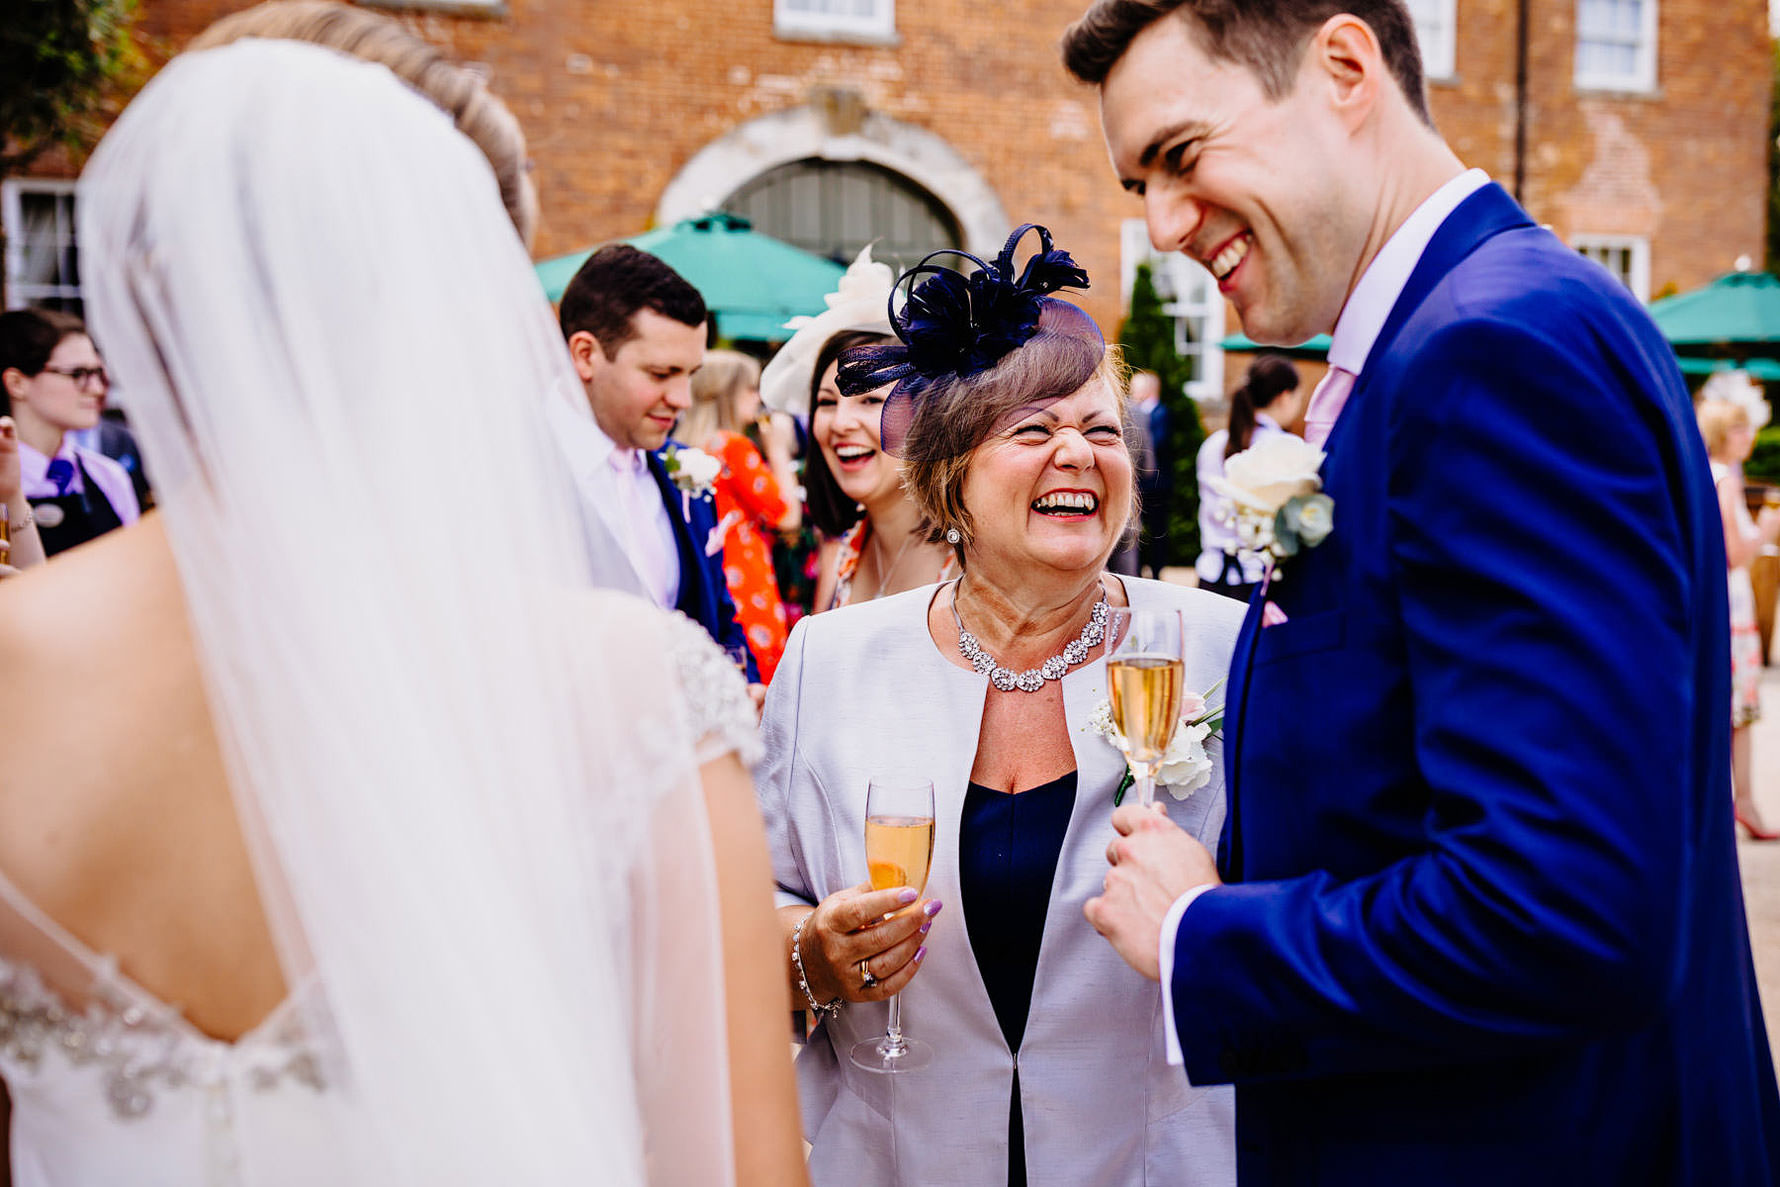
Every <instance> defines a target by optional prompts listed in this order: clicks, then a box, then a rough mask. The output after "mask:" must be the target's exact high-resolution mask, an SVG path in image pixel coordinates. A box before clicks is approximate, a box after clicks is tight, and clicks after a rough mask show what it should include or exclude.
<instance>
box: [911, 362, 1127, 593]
mask: <svg viewBox="0 0 1780 1187" xmlns="http://www.w3.org/2000/svg"><path fill="white" fill-rule="evenodd" d="M1054 341H1055V339H1046V338H1037V339H1034V340H1033V341H1032V342H1030V343H1028V344H1027V345H1025V346H1022V347H1020V348H1019V349H1017V350H1015V351H1013V352H1012V353H1010V354H1008V355H1007V356H1005V357H1004V358H1003V359H1002V360H1001V362H1000V363H998V364H996V365H995V366H994V367H991V368H990V369H989V370H987V371H984V372H982V373H980V374H978V375H973V376H971V378H970V379H968V380H962V381H960V382H961V383H969V384H971V385H972V387H971V390H970V392H969V393H968V395H966V396H964V397H963V398H962V399H958V400H950V401H947V403H946V407H949V408H952V409H958V408H969V409H970V410H971V412H972V415H971V416H970V418H969V421H970V426H969V429H968V431H967V433H966V434H965V436H964V439H965V440H967V441H968V442H969V445H968V448H966V449H963V450H960V449H958V448H957V445H958V444H959V440H958V437H957V433H956V426H955V421H956V419H957V418H956V417H953V416H945V415H937V414H935V413H936V412H937V409H936V408H934V406H932V405H929V406H928V407H927V408H924V409H923V411H922V413H921V414H919V415H917V416H916V417H915V420H914V422H913V424H912V425H911V426H910V428H909V437H908V441H907V442H906V443H905V444H904V445H903V462H902V478H903V485H904V486H905V487H906V488H907V489H908V492H909V497H910V498H911V499H913V500H914V501H915V506H916V507H918V508H920V510H921V514H922V515H923V516H925V517H926V519H927V522H928V523H929V524H930V525H931V526H930V527H929V528H928V533H927V539H928V542H929V543H932V544H937V543H939V542H940V541H941V540H944V539H945V536H946V532H947V531H948V530H949V529H956V531H957V532H958V535H959V537H960V539H959V541H958V542H957V543H956V544H954V545H953V546H952V549H953V551H954V552H956V553H957V555H958V563H959V564H963V563H964V552H965V549H966V548H967V547H969V545H970V543H971V540H972V539H973V538H974V536H975V533H976V525H975V523H974V522H973V521H972V520H971V516H970V510H969V509H968V508H967V507H965V505H964V480H965V478H966V477H967V476H968V475H969V473H970V462H971V458H972V457H973V456H974V455H975V451H976V447H977V446H979V445H981V444H982V443H983V442H984V441H987V440H988V439H989V438H990V437H991V436H993V435H994V433H995V432H996V431H997V430H999V429H1000V428H1001V427H1002V426H1003V425H1004V424H1005V423H1006V421H1007V419H1008V418H1009V417H1010V416H1012V415H1014V414H1016V413H1018V412H1019V411H1020V410H1021V409H1023V408H1026V407H1028V406H1030V405H1032V404H1035V403H1040V402H1043V401H1045V400H1047V399H1061V398H1063V397H1064V396H1068V395H1072V394H1074V393H1073V391H1065V392H1060V391H1056V390H1054V389H1055V387H1056V385H1055V383H1047V379H1048V378H1049V377H1050V376H1052V375H1055V374H1056V373H1057V370H1058V369H1057V368H1056V367H1054V366H1053V365H1052V364H1053V363H1054V359H1053V358H1051V357H1050V356H1049V353H1048V352H1047V351H1045V350H1044V348H1043V347H1044V344H1045V343H1046V342H1054ZM1035 345H1036V346H1038V349H1033V347H1034V346H1035ZM1022 356H1025V357H1022ZM1064 370H1067V368H1064ZM1078 374H1079V372H1078ZM1127 382H1128V376H1127V373H1126V368H1125V361H1124V355H1123V354H1122V353H1121V352H1120V350H1119V348H1118V346H1117V345H1109V346H1108V347H1107V348H1106V351H1105V353H1104V354H1102V355H1101V356H1100V361H1099V363H1097V364H1096V365H1095V367H1094V373H1093V374H1092V375H1090V376H1089V377H1088V380H1087V383H1104V384H1106V386H1107V387H1108V388H1109V389H1110V390H1111V391H1112V393H1113V395H1114V397H1115V398H1116V399H1117V401H1118V404H1119V420H1120V423H1123V422H1124V420H1125V389H1126V385H1127ZM1085 386H1087V384H1081V385H1078V389H1077V390H1079V387H1085ZM930 409H933V411H930ZM949 422H950V423H949ZM940 435H943V436H944V437H945V438H946V439H947V440H946V441H945V442H944V443H943V445H942V443H941V442H940V441H939V440H938V438H939V436H940Z"/></svg>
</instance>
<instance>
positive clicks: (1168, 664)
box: [1106, 607, 1186, 808]
mask: <svg viewBox="0 0 1780 1187" xmlns="http://www.w3.org/2000/svg"><path fill="white" fill-rule="evenodd" d="M1107 626H1108V629H1109V630H1110V631H1111V632H1112V635H1111V643H1110V645H1109V646H1108V648H1107V661H1106V683H1107V690H1108V692H1109V694H1110V699H1111V701H1112V719H1113V726H1114V728H1115V729H1117V730H1118V731H1119V736H1120V737H1122V738H1123V739H1124V740H1125V757H1126V758H1127V759H1129V760H1130V762H1131V772H1132V774H1133V776H1135V783H1136V787H1137V802H1138V804H1139V805H1140V806H1142V807H1145V808H1147V807H1149V806H1150V805H1151V804H1152V803H1154V802H1155V799H1156V770H1157V768H1159V767H1160V766H1161V765H1162V756H1163V755H1164V754H1166V753H1167V752H1168V744H1169V743H1170V742H1172V741H1174V731H1175V730H1176V729H1178V728H1179V727H1180V714H1181V698H1182V694H1183V692H1184V691H1185V690H1184V689H1183V687H1182V686H1183V685H1184V683H1185V681H1186V671H1185V669H1186V665H1185V664H1184V663H1183V662H1182V658H1181V655H1182V653H1181V617H1180V611H1178V610H1136V609H1132V608H1130V607H1121V608H1118V609H1115V610H1113V611H1112V613H1111V614H1110V615H1109V616H1108V623H1107Z"/></svg>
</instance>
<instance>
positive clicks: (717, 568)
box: [558, 244, 760, 683]
mask: <svg viewBox="0 0 1780 1187" xmlns="http://www.w3.org/2000/svg"><path fill="white" fill-rule="evenodd" d="M558 320H559V321H560V323H561V325H562V332H563V337H564V338H565V339H567V341H568V346H569V355H570V357H571V358H573V360H574V363H575V371H576V374H578V375H579V376H580V377H581V382H582V384H583V385H584V386H585V387H586V389H587V403H588V406H589V407H590V408H591V409H592V411H593V418H594V420H595V421H596V422H598V425H599V429H600V432H601V433H602V434H603V435H604V437H605V438H607V439H609V441H610V443H611V452H610V453H609V454H608V455H607V457H606V458H605V459H604V464H605V466H606V467H607V471H608V472H607V473H605V474H602V475H600V477H601V478H602V479H604V480H605V481H603V482H601V483H600V484H598V486H597V487H596V488H595V489H601V490H603V491H605V492H607V495H606V497H608V498H609V500H610V503H611V504H612V505H611V506H609V507H600V508H596V509H595V511H596V512H598V513H600V514H602V515H603V517H604V518H605V520H606V522H607V523H608V524H609V525H610V526H611V527H612V528H613V531H614V534H615V535H616V536H617V537H618V540H619V543H620V544H621V546H622V547H623V549H624V551H625V553H626V555H627V556H628V557H629V559H630V562H631V565H632V567H633V568H634V569H635V570H636V575H637V577H638V578H639V579H640V582H641V585H642V588H643V590H644V591H645V592H646V593H647V594H648V596H649V597H650V598H652V599H653V600H654V601H655V602H656V603H657V604H658V605H660V606H662V607H663V608H664V609H669V610H679V611H681V612H682V613H683V614H685V615H686V616H687V617H688V618H690V619H692V620H693V621H695V622H697V623H698V624H699V625H700V626H702V627H704V628H705V630H706V631H708V632H709V633H710V635H711V637H712V638H713V639H715V640H716V641H717V643H718V644H719V645H721V646H722V647H723V649H724V650H725V651H727V652H728V653H729V654H730V655H731V656H733V657H734V658H735V660H736V663H737V664H738V665H740V666H741V667H742V669H743V670H744V671H745V672H746V673H747V676H748V680H749V681H750V683H752V682H755V681H758V680H759V678H760V677H759V673H758V672H757V671H756V669H755V665H754V659H753V656H752V653H750V652H749V650H748V646H747V639H746V636H745V635H744V634H743V633H742V628H741V626H740V625H739V624H738V623H737V622H736V617H735V603H734V602H732V601H731V600H730V596H729V585H728V582H727V581H725V580H724V577H723V545H722V537H721V536H720V535H719V534H718V532H717V530H716V529H717V513H716V509H715V504H714V502H713V500H712V497H711V488H710V485H709V484H708V483H704V484H700V483H697V482H693V481H690V480H689V476H688V475H687V474H686V473H685V472H684V471H680V472H678V473H672V474H671V473H670V471H669V469H668V465H667V463H668V459H669V457H670V456H671V454H672V452H673V451H674V450H675V449H677V448H679V447H678V445H677V443H673V442H670V441H669V439H668V437H669V434H670V433H672V432H673V429H674V424H675V422H676V421H677V420H678V419H679V417H680V414H681V413H682V412H684V411H685V410H686V408H687V407H688V406H689V405H690V404H691V402H692V373H693V372H694V371H696V370H698V369H699V367H700V366H702V365H703V363H704V361H705V325H706V309H705V302H704V298H703V297H701V296H700V295H699V293H698V290H697V289H695V288H693V287H692V286H691V285H690V284H688V283H687V282H686V280H685V278H684V277H682V276H681V275H680V274H679V273H678V272H675V271H674V270H673V269H672V268H670V267H669V266H668V265H667V264H665V263H663V262H662V261H661V260H660V259H658V258H657V257H655V256H652V255H650V254H649V253H648V252H644V251H639V250H637V249H636V248H634V247H630V246H627V245H625V244H612V245H609V246H607V247H602V248H601V249H600V250H598V251H596V252H594V253H593V254H592V255H591V256H589V257H588V258H587V261H586V262H585V263H584V264H582V265H581V268H580V270H579V271H577V272H576V273H575V275H574V278H573V279H571V280H570V281H569V283H568V285H567V287H566V288H564V290H563V294H562V301H561V303H560V305H559V306H558Z"/></svg>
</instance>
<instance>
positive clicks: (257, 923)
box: [0, 515, 286, 1039]
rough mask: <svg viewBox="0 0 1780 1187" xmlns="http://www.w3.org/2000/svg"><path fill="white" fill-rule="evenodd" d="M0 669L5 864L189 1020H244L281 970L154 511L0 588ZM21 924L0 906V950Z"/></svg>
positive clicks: (203, 1026) (235, 1030) (270, 1000)
mask: <svg viewBox="0 0 1780 1187" xmlns="http://www.w3.org/2000/svg"><path fill="white" fill-rule="evenodd" d="M0 672H4V673H5V674H6V676H5V679H4V680H0V723H4V729H3V730H0V733H3V735H4V738H5V741H4V743H0V821H4V822H5V827H4V828H0V873H3V874H4V875H5V877H6V878H7V879H9V880H10V881H11V882H12V883H13V884H14V886H15V887H16V888H17V889H18V891H19V892H20V893H21V894H22V895H23V897H24V898H26V899H27V900H29V901H30V902H31V903H33V904H35V905H36V906H37V907H38V908H39V909H41V910H42V911H43V912H44V913H45V914H47V915H48V916H49V917H50V918H51V919H53V920H54V921H55V922H56V923H58V924H60V925H61V926H63V927H64V928H66V929H67V930H68V931H70V932H72V933H73V934H74V936H75V937H76V938H77V939H79V940H80V941H81V942H83V943H84V944H85V945H86V946H87V947H89V948H91V949H93V950H94V951H95V952H99V953H103V954H108V955H113V956H115V957H117V959H118V962H119V965H120V967H121V970H122V972H123V973H124V975H125V976H127V977H129V978H131V979H132V980H134V981H135V982H136V983H137V984H139V985H140V986H142V988H144V989H146V990H147V991H148V992H149V993H151V994H153V995H154V996H155V997H158V998H159V999H161V1000H162V1001H164V1002H168V1003H170V1004H173V1005H177V1006H178V1007H179V1008H180V1009H181V1011H182V1012H183V1013H184V1015H185V1016H186V1018H187V1020H189V1021H190V1022H191V1023H192V1024H193V1025H195V1026H197V1027H198V1028H199V1029H200V1030H202V1031H204V1032H205V1033H207V1034H210V1035H212V1036H214V1037H217V1038H222V1039H234V1038H237V1037H239V1036H241V1035H243V1034H245V1033H247V1032H248V1031H249V1030H251V1029H252V1028H253V1027H254V1025H255V1024H257V1023H258V1022H260V1021H261V1020H262V1019H264V1018H265V1017H266V1016H267V1015H268V1014H270V1013H271V1012H272V1010H273V1009H275V1008H276V1007H277V1006H278V1004H279V1003H280V1002H281V1001H282V1000H283V998H284V997H285V993H286V986H285V980H284V976H283V973H282V971H281V969H280V966H279V962H278V958H277V954H276V952H275V950H274V947H273V943H272V937H271V933H270V931H269V930H268V928H267V925H266V920H265V916H264V913H263V911H262V909H261V903H260V898H259V893H258V890H257V887H256V885H255V882H254V875H253V869H252V866H251V863H250V860H249V857H248V854H247V850H246V847H245V845H244V843H243V841H242V835H241V828H240V825H239V823H238V821H237V818H236V815H235V807H234V802H233V800H232V798H231V796H230V792H229V788H228V784H227V781H226V779H225V777H224V773H223V765H222V759H221V755H220V753H219V752H218V748H217V741H216V735H215V732H214V730H213V728H212V725H211V718H210V711H209V708H208V706H207V704H206V702H205V698H204V688H203V683H202V680H201V679H200V676H199V670H198V660H197V655H196V652H195V651H194V649H193V644H192V637H191V633H190V630H189V628H188V625H187V621H186V610H185V600H184V598H183V596H182V594H181V591H180V586H179V581H178V575H177V572H176V570H175V568H174V564H173V556H172V553H171V551H170V550H169V548H168V546H167V540H166V536H165V535H164V533H163V531H162V528H161V523H160V518H159V517H158V516H155V515H150V516H149V517H147V518H146V519H144V520H143V521H142V522H141V523H140V524H137V525H135V526H133V527H130V528H126V529H124V530H122V531H118V532H114V533H112V534H111V535H108V536H106V537H103V538H102V539H100V540H97V541H95V542H94V543H92V544H91V545H88V546H87V547H85V548H81V549H77V550H75V551H73V552H71V553H68V554H66V555H65V556H63V557H61V558H58V559H57V561H56V563H55V564H53V565H48V566H44V567H42V568H40V569H37V570H34V571H32V572H31V573H30V575H28V576H25V577H20V578H15V579H13V580H10V581H7V582H5V583H4V584H0ZM28 931H29V925H28V924H25V923H24V921H23V920H21V919H18V918H16V917H14V916H13V912H11V911H10V910H9V909H8V908H6V907H5V906H4V905H0V955H8V954H9V952H8V949H9V948H10V947H12V943H11V938H12V937H16V936H20V935H23V934H25V933H26V932H28ZM58 988H60V989H62V990H63V991H64V992H65V993H69V994H76V995H77V994H79V993H81V992H83V991H84V989H85V987H84V986H59V987H58Z"/></svg>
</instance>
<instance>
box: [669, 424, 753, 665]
mask: <svg viewBox="0 0 1780 1187" xmlns="http://www.w3.org/2000/svg"><path fill="white" fill-rule="evenodd" d="M669 445H674V446H677V447H679V448H682V449H683V448H685V447H684V446H680V445H679V443H678V442H669ZM665 453H666V447H664V448H663V449H662V450H661V451H660V452H656V453H651V454H650V455H649V473H651V474H653V475H654V476H655V485H656V487H657V488H658V489H659V490H660V491H661V501H662V503H663V504H664V505H666V507H667V511H668V522H670V523H672V524H673V525H674V543H675V544H676V545H678V546H679V549H680V600H679V601H678V602H676V603H675V605H674V609H676V610H678V611H679V612H680V613H682V614H684V615H685V616H686V617H688V618H690V619H692V621H694V622H696V623H698V625H700V626H702V627H704V628H705V632H706V633H707V634H709V635H710V636H711V638H713V639H715V640H716V641H717V644H718V646H720V647H722V648H723V650H725V651H727V652H728V653H729V654H730V656H731V657H736V658H741V659H742V660H743V661H744V664H745V667H746V669H747V676H748V683H750V684H758V683H759V682H760V668H759V667H758V665H756V664H755V662H754V652H753V651H752V650H751V649H750V648H749V647H748V636H747V635H746V634H745V633H744V632H743V631H742V626H741V624H740V623H738V622H737V621H736V617H735V602H734V601H733V600H732V599H731V598H730V596H729V582H728V581H727V580H726V579H725V578H724V576H723V550H722V549H721V548H719V549H718V550H717V552H716V554H715V555H712V554H711V553H709V552H708V551H706V545H707V544H708V543H709V542H710V539H711V533H712V532H715V531H716V530H717V501H716V500H715V499H714V498H712V497H711V495H710V494H709V492H707V493H705V494H702V495H693V496H691V497H690V498H688V497H687V496H686V495H685V493H684V492H683V491H681V490H680V488H679V487H677V486H675V485H674V480H673V479H672V478H671V477H669V475H668V472H667V465H666V464H665V462H664V461H663V460H662V459H663V456H664V454H665Z"/></svg>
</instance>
